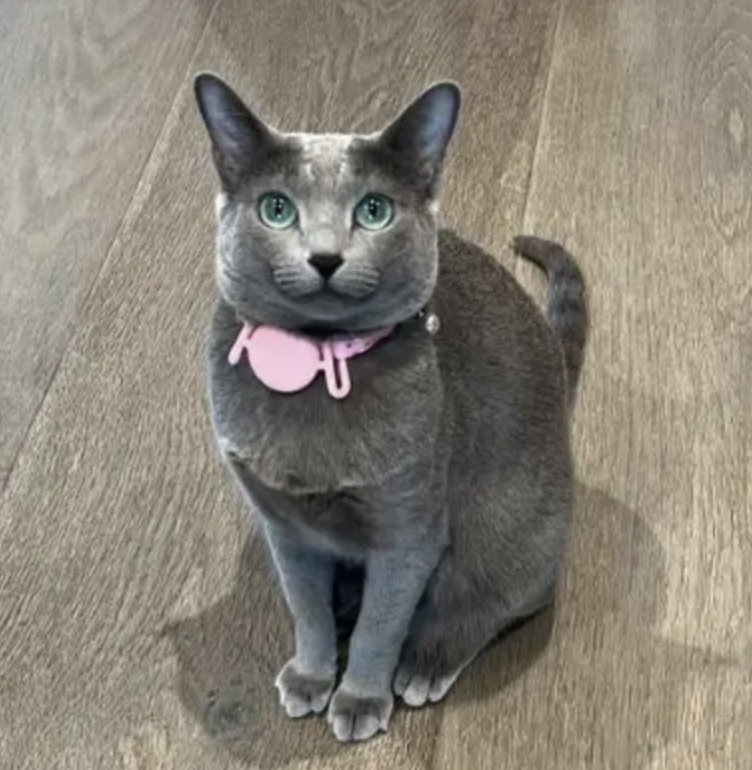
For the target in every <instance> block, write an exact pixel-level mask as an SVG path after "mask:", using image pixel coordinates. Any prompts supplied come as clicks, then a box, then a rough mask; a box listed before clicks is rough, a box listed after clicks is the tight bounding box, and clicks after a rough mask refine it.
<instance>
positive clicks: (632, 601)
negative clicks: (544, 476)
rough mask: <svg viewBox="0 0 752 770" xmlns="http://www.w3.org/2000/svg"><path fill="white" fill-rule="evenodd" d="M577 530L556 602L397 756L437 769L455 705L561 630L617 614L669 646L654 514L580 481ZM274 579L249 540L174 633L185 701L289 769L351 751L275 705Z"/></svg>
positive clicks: (480, 695) (496, 684)
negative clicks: (438, 749)
mask: <svg viewBox="0 0 752 770" xmlns="http://www.w3.org/2000/svg"><path fill="white" fill-rule="evenodd" d="M574 529H575V533H574V537H573V544H572V548H571V549H570V554H569V558H568V564H569V566H568V569H567V576H566V579H565V581H564V584H563V587H562V589H561V590H560V592H559V593H560V597H559V601H558V605H559V607H558V609H557V610H549V611H547V612H545V613H543V614H542V615H540V616H538V617H537V618H535V619H533V620H531V621H530V622H528V623H527V624H525V625H524V626H522V627H521V628H520V629H518V630H517V631H515V632H514V633H512V634H511V635H509V636H508V637H507V638H505V639H504V640H503V641H501V642H500V643H498V644H496V645H494V646H493V647H492V648H490V649H489V650H488V651H486V652H485V653H484V654H483V655H482V656H481V657H480V658H479V659H478V660H477V661H476V662H475V663H474V664H473V665H472V666H471V667H470V668H469V669H468V670H467V671H466V673H465V674H464V675H463V676H462V677H461V678H460V680H459V682H458V683H457V685H456V686H455V688H454V689H453V691H452V692H451V693H450V694H449V696H448V697H447V699H446V700H445V701H444V703H442V704H440V705H439V706H437V707H432V708H427V709H421V710H418V711H413V710H408V709H404V708H400V709H399V710H398V711H397V713H396V714H395V716H394V718H393V721H392V727H391V728H390V732H389V734H388V735H387V736H386V737H384V738H382V739H381V740H383V741H395V742H399V743H400V744H401V746H397V745H396V744H395V751H396V754H394V756H395V758H396V757H398V756H399V754H400V753H401V752H404V751H407V752H409V754H410V755H411V758H412V761H413V762H418V763H419V764H422V765H424V766H430V762H431V757H432V756H433V752H434V749H435V746H436V743H437V736H438V735H439V733H440V730H441V727H442V721H443V719H444V718H445V717H446V715H447V712H448V711H449V710H451V709H452V708H453V707H456V706H458V705H460V704H462V703H463V702H467V701H476V702H477V701H482V700H484V699H489V698H494V697H498V695H499V693H500V692H503V691H504V690H506V689H508V688H510V686H511V685H512V684H513V683H514V682H515V680H518V679H519V678H520V677H522V676H525V675H526V672H528V670H529V669H530V668H531V667H535V664H536V661H538V660H539V658H540V657H541V655H542V653H544V651H545V650H546V649H549V648H551V647H557V646H562V644H561V641H560V639H559V637H561V636H562V635H575V636H576V635H578V634H586V633H592V629H593V627H594V626H597V625H598V624H599V623H609V622H612V621H614V617H615V616H617V618H620V620H619V621H618V622H620V623H624V624H625V625H628V626H629V627H630V628H631V629H633V630H634V632H635V633H637V634H638V635H639V636H640V637H641V638H640V639H639V640H638V642H639V643H640V644H643V643H644V644H648V645H652V646H653V647H654V648H655V647H657V646H659V645H661V644H665V643H664V642H661V641H660V640H659V639H658V638H657V636H656V635H655V627H656V624H657V623H658V622H659V620H660V619H661V618H662V616H663V613H664V609H665V603H666V567H665V558H664V554H663V551H662V548H661V546H660V544H659V543H658V541H657V539H656V538H655V536H654V535H653V534H652V532H651V530H650V528H649V527H648V526H647V524H646V523H645V521H644V520H643V519H642V518H641V517H640V516H638V515H636V514H635V513H633V512H632V511H630V510H629V509H628V508H626V507H625V506H623V505H621V504H620V503H619V502H617V501H616V500H614V499H612V498H610V497H608V496H607V495H605V494H603V493H602V492H599V491H597V490H593V489H588V488H586V487H583V486H579V487H578V505H577V516H576V524H575V527H574ZM627 544H628V546H627ZM269 574H270V573H269V563H268V558H267V555H266V552H265V549H264V547H263V544H262V542H261V541H260V539H259V537H258V536H257V535H255V534H254V535H251V536H250V537H249V539H248V541H247V543H246V544H245V547H244V548H243V551H242V556H241V558H240V560H239V563H238V567H237V577H236V581H235V585H234V587H233V589H232V591H231V592H230V593H229V594H228V595H227V596H225V597H224V598H223V599H221V600H220V601H218V602H217V603H216V604H215V605H213V606H212V607H210V608H209V609H207V610H206V611H204V612H202V613H200V614H198V615H196V616H195V617H192V618H189V619H186V620H181V621H179V622H177V623H175V624H173V625H171V626H170V627H169V628H168V629H167V634H168V636H169V638H170V639H171V641H172V644H173V646H174V651H175V655H176V658H177V664H178V688H179V693H180V697H181V699H182V701H183V703H184V705H185V707H186V708H187V709H188V710H189V711H190V712H191V713H192V714H193V715H194V716H195V717H196V718H197V720H198V721H199V723H200V724H201V725H202V726H203V728H204V729H205V731H206V732H207V733H208V734H209V735H210V736H211V737H212V739H213V740H214V741H216V742H217V743H219V744H221V745H222V746H224V747H225V749H226V750H228V751H229V752H230V753H231V754H232V755H233V756H234V757H236V758H237V759H240V760H243V761H246V762H247V763H249V764H253V765H254V766H257V767H264V768H267V767H268V768H279V767H284V766H286V765H288V764H290V763H291V762H292V761H294V760H296V759H302V758H309V759H310V758H312V757H319V758H321V757H326V756H332V755H333V754H335V753H336V752H341V751H343V750H344V749H343V748H342V747H341V746H340V745H339V744H337V742H336V741H335V740H334V738H333V736H331V734H330V733H329V731H328V729H327V727H326V723H325V720H323V719H308V720H303V721H299V722H292V721H290V720H288V719H287V718H286V717H285V716H284V714H283V712H282V710H281V708H280V707H279V705H278V703H277V699H276V693H275V691H274V688H273V681H274V677H275V674H276V672H277V670H278V669H279V668H280V666H281V665H282V664H283V663H284V662H285V660H287V658H288V657H289V654H290V651H291V648H290V645H291V629H290V624H289V621H288V618H287V615H286V612H285V610H284V608H283V606H282V603H281V600H280V594H279V591H278V589H277V586H276V583H275V582H274V581H273V580H271V579H269ZM580 617H585V618H586V621H583V622H582V623H581V622H580V621H579V618H580ZM584 626H588V627H589V631H588V630H586V629H585V628H584ZM552 634H553V637H554V639H553V640H552V639H551V637H552ZM568 641H569V642H572V639H571V637H570V638H569V640H568ZM574 641H575V642H576V639H575V640H574ZM567 646H570V644H567ZM664 652H665V653H666V654H668V655H671V654H673V653H672V652H671V651H667V652H666V651H664ZM596 654H600V655H601V656H602V657H604V658H605V657H606V656H607V655H608V654H609V653H608V651H600V652H597V651H596ZM676 654H679V653H676ZM541 665H543V661H541ZM351 750H352V749H351ZM357 750H358V749H356V751H357ZM424 763H425V764H424Z"/></svg>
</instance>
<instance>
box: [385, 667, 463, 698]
mask: <svg viewBox="0 0 752 770" xmlns="http://www.w3.org/2000/svg"><path fill="white" fill-rule="evenodd" d="M461 671H462V669H461V668H460V669H459V670H457V671H453V672H452V673H450V674H443V675H440V674H431V673H425V672H422V671H419V670H417V669H416V668H415V666H413V665H411V664H409V663H403V664H401V665H400V667H399V668H398V669H397V675H396V676H395V678H394V692H395V693H396V694H397V695H399V696H400V697H401V698H402V700H403V701H404V702H405V703H406V704H407V705H408V706H411V707H412V708H420V707H421V706H425V705H426V704H427V703H438V702H439V701H440V700H442V699H443V698H444V696H445V695H446V694H447V693H448V692H449V690H450V689H451V688H452V685H453V684H454V683H455V682H456V681H457V678H458V677H459V675H460V673H461Z"/></svg>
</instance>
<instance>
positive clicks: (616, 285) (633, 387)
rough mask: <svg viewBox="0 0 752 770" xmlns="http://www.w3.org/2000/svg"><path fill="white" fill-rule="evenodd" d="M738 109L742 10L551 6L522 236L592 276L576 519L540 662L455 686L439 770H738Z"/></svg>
mask: <svg viewBox="0 0 752 770" xmlns="http://www.w3.org/2000/svg"><path fill="white" fill-rule="evenodd" d="M750 96H752V14H750V12H749V5H748V4H745V3H736V4H730V3H725V2H713V1H712V0H665V1H664V0H638V1H637V2H630V3H625V2H620V0H605V1H604V2H595V1H594V0H565V3H564V6H563V15H562V18H561V23H560V28H559V31H558V35H557V40H556V43H555V46H554V54H553V64H552V69H551V80H550V84H549V89H548V96H547V99H546V102H545V106H544V118H543V123H542V129H541V136H540V142H539V146H538V149H537V156H536V163H535V168H534V173H533V177H532V181H531V190H530V198H529V205H528V208H527V213H526V218H525V229H526V230H528V231H534V232H536V233H539V234H541V235H543V236H549V237H554V238H557V239H561V240H563V241H565V242H566V243H567V244H568V245H569V246H570V248H571V249H572V251H573V252H574V253H575V254H576V255H577V256H578V257H579V258H580V260H581V262H582V264H583V265H584V267H585V269H586V272H587V275H588V278H589V283H590V291H591V301H592V316H593V330H592V340H591V345H590V350H589V354H588V362H587V365H586V370H585V375H584V378H583V388H582V392H581V397H580V402H579V409H578V415H577V425H576V453H577V458H578V462H579V475H580V478H581V480H582V486H581V489H580V496H579V509H578V514H577V522H576V527H575V532H574V537H573V542H572V548H571V556H570V559H569V568H568V574H567V577H566V581H565V584H564V586H563V587H562V591H561V601H560V607H559V613H558V615H557V621H556V625H555V629H554V631H553V634H552V639H551V643H550V645H549V647H548V648H547V649H546V650H545V652H544V653H543V654H542V655H541V656H540V657H539V658H538V659H537V660H536V661H535V663H534V665H533V666H532V667H531V668H530V669H529V670H526V671H525V673H524V675H522V676H519V677H517V678H516V679H515V680H514V681H513V682H512V683H511V685H510V686H508V687H506V688H505V689H504V690H503V691H501V692H493V693H491V694H489V695H488V697H486V698H485V699H484V700H483V701H481V702H479V701H478V700H477V698H476V697H475V693H474V691H473V685H472V682H471V681H467V682H465V683H463V684H462V686H461V692H462V693H464V694H465V696H466V705H465V706H464V708H460V709H448V716H447V719H445V721H444V723H443V725H442V731H441V733H440V740H441V748H440V750H439V753H440V755H441V756H442V758H443V761H444V762H445V764H446V766H447V767H462V766H465V765H466V766H474V767H478V768H496V769H497V770H501V769H503V768H518V767H528V768H549V767H566V768H572V770H575V769H579V768H609V770H610V769H611V768H613V769H614V770H617V769H619V770H620V769H622V768H623V770H642V769H643V768H651V769H655V770H658V768H660V769H661V770H680V769H681V770H690V769H693V768H696V769H697V770H700V768H704V769H712V770H715V769H718V770H720V768H734V770H737V769H738V770H741V769H742V768H746V767H750V766H751V765H752V742H751V740H750V733H749V729H748V725H749V723H750V717H751V716H752V698H751V697H750V696H751V695H752V690H751V687H752V686H751V684H750V678H749V672H750V664H751V663H752V576H751V575H750V571H749V564H750V562H751V561H752V523H751V522H750V516H749V513H750V510H752V506H751V505H750V499H751V498H750V489H752V483H751V482H752V477H751V469H752V451H751V447H752V387H751V385H752V366H750V364H751V363H752V302H750V257H749V255H750V253H752V192H750V191H751V190H752V187H750V179H752V175H751V173H750V172H752V160H751V157H752V156H750V153H749V136H750V131H752V108H751V107H750V105H751V104H752V100H751V99H750ZM519 273H520V276H521V278H522V279H523V280H524V282H525V283H526V285H528V286H530V287H531V288H535V289H536V290H539V289H540V286H541V283H542V282H541V280H540V277H539V276H538V275H536V274H535V273H534V272H533V271H531V270H529V269H527V268H524V267H520V269H519ZM524 633H527V634H528V637H527V639H526V638H525V637H524ZM535 638H536V632H535V629H531V630H528V631H527V632H523V636H522V638H521V639H520V640H519V641H517V642H516V643H515V645H514V646H513V648H512V651H510V652H507V653H503V652H500V651H499V652H494V653H492V654H491V655H490V656H489V657H488V659H486V660H485V661H484V662H483V664H482V667H483V668H484V669H485V671H486V672H487V673H488V675H489V676H492V675H493V672H494V671H495V667H498V666H502V665H506V663H507V658H508V657H512V658H513V660H515V662H514V664H513V670H515V669H517V670H519V668H520V663H519V662H517V661H516V659H515V658H514V655H515V654H516V655H517V656H519V655H520V651H521V650H524V649H525V648H526V647H529V645H530V644H531V642H532V641H533V640H534V639H535ZM489 736H493V737H492V738H491V739H489ZM500 758H501V759H500Z"/></svg>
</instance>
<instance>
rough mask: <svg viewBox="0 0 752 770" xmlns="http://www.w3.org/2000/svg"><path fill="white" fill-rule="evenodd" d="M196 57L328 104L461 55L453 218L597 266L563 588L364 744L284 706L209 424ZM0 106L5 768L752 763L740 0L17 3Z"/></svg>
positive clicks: (748, 41) (470, 231)
mask: <svg viewBox="0 0 752 770" xmlns="http://www.w3.org/2000/svg"><path fill="white" fill-rule="evenodd" d="M200 69H212V70H214V71H217V72H219V73H221V74H222V75H224V76H226V77H227V78H229V79H230V81H231V82H232V83H233V84H235V85H237V87H238V88H239V90H240V91H241V92H242V93H243V94H245V95H246V96H248V97H249V98H252V101H253V104H254V105H256V106H257V108H258V109H259V110H260V111H261V112H262V113H263V114H264V115H266V116H267V117H268V118H269V119H271V120H272V121H276V122H277V123H278V124H279V125H281V126H282V127H283V128H301V129H308V130H317V129H329V130H337V129H339V130H343V129H344V130H348V129H369V130H370V129H373V128H376V127H377V126H379V125H380V123H381V122H382V121H384V120H386V118H387V117H389V116H390V115H391V113H392V110H394V109H396V108H397V106H398V105H400V104H402V103H404V101H405V100H406V99H408V98H410V97H412V96H414V95H415V94H416V93H417V91H418V90H419V89H420V88H421V87H422V86H424V85H426V84H427V83H428V82H429V81H431V80H433V79H435V78H438V77H451V78H455V79H457V80H458V81H460V83H461V84H462V85H463V87H464V91H465V111H464V114H463V118H462V123H461V128H460V131H459V134H458V135H457V137H456V141H455V142H454V144H453V147H452V156H451V158H452V159H451V162H450V166H449V170H448V177H447V184H446V196H445V204H444V211H445V217H446V219H447V221H448V223H449V224H452V225H454V226H456V227H457V228H458V229H459V230H460V231H461V233H462V234H463V235H465V236H466V237H468V238H471V239H474V240H476V241H478V242H480V243H481V244H482V245H484V246H486V247H489V248H491V249H493V250H494V251H495V252H496V253H497V254H498V255H499V257H500V258H501V259H502V260H503V261H504V262H505V263H506V264H508V265H513V266H514V267H515V269H516V270H517V273H518V275H519V277H520V280H521V281H522V282H523V283H524V285H525V286H526V287H528V288H529V289H530V290H531V291H532V292H534V293H535V295H536V296H537V297H540V296H541V292H542V289H543V286H542V280H541V278H540V276H538V275H536V274H534V273H533V272H532V270H531V269H529V268H527V267H524V268H523V267H521V266H518V265H516V264H515V262H514V260H513V258H512V256H511V254H510V252H509V250H508V248H507V245H506V244H507V243H508V241H509V239H510V238H511V237H512V236H513V235H515V234H517V233H519V232H522V231H525V232H532V233H535V234H539V235H542V236H546V237H552V238H556V239H561V240H563V241H564V242H565V243H566V244H567V245H568V246H569V247H570V249H571V250H572V251H573V252H574V253H575V254H576V255H577V256H578V258H579V259H580V261H581V264H582V265H583V267H584V269H585V271H586V273H587V277H588V280H589V284H590V292H591V302H592V313H593V332H592V340H591V345H590V349H589V356H588V361H587V366H586V371H585V375H584V379H583V386H582V390H581V394H580V399H579V406H578V413H577V420H576V426H575V449H576V455H577V462H578V478H579V479H580V482H579V487H578V510H577V517H576V526H575V532H574V537H573V543H572V548H571V553H570V557H569V567H568V571H567V575H566V580H565V581H564V584H563V585H562V587H561V592H560V601H559V605H558V608H557V611H556V613H555V614H554V615H550V616H548V617H544V618H541V619H539V620H537V621H535V622H534V623H533V624H531V625H528V626H527V627H526V628H524V629H522V630H521V631H520V632H518V633H517V634H516V635H515V636H514V637H513V638H511V639H510V640H509V641H508V642H507V643H506V644H504V645H502V646H499V647H497V648H495V649H493V650H492V651H491V652H489V653H488V654H487V655H485V656H484V657H483V658H482V659H481V660H480V661H478V663H477V664H476V665H475V666H474V667H473V668H471V669H470V671H469V672H468V673H467V675H466V676H465V677H464V678H463V679H462V680H461V681H460V683H459V684H458V686H457V688H456V690H455V691H453V693H452V694H451V696H450V697H449V698H448V699H447V700H446V702H445V703H444V704H442V705H441V706H439V707H436V708H432V709H430V710H425V711H420V712H408V711H405V710H400V711H399V712H398V713H397V715H396V717H395V719H394V721H393V726H392V729H391V732H390V733H389V735H387V736H385V737H383V738H381V739H379V740H378V741H376V742H373V743H369V744H367V745H364V746H357V747H350V748H343V747H341V746H339V745H337V744H336V743H335V742H334V740H333V739H332V737H331V736H330V735H329V733H328V731H327V730H326V728H325V725H324V724H323V722H322V721H321V720H311V721H306V722H302V723H291V722H289V721H287V720H286V719H285V718H284V717H283V716H282V714H281V713H280V710H279V708H278V707H277V706H276V701H275V695H274V692H273V689H272V680H273V676H274V673H275V672H276V670H277V668H278V667H279V666H280V665H281V663H282V662H283V661H284V660H286V657H287V654H288V652H289V648H290V641H291V638H290V629H289V624H288V620H287V617H286V615H285V614H284V612H283V610H282V608H281V606H280V601H279V598H278V595H277V592H276V589H274V588H272V587H270V585H269V582H268V578H267V576H268V568H267V562H266V559H265V556H264V553H263V550H262V548H261V545H260V543H259V542H258V540H257V539H256V538H255V536H254V535H253V534H252V532H251V529H250V525H249V521H248V517H247V516H246V514H245V511H244V509H243V506H242V504H241V502H240V500H239V498H238V496H237V495H236V494H235V491H234V490H233V488H232V486H231V484H230V482H229V480H228V479H227V477H226V476H225V475H224V473H223V472H222V470H221V468H220V465H219V462H218V459H217V456H216V454H215V452H214V449H213V447H212V442H211V437H210V433H209V427H208V422H207V413H206V404H205V396H204V390H203V373H202V364H201V359H200V350H201V343H202V338H203V329H204V326H205V322H206V318H207V312H208V310H209V307H210V304H211V301H212V297H213V292H214V285H213V264H212V259H213V255H212V250H213V213H212V195H213V191H214V176H213V170H212V168H211V166H210V161H209V157H208V154H207V143H206V139H205V135H204V133H203V129H202V128H201V126H200V125H199V121H198V118H197V116H196V111H195V108H194V106H193V103H192V93H191V79H192V75H193V73H195V72H196V71H197V70H200ZM0 99H1V101H2V104H3V117H2V120H0V151H1V152H2V170H3V173H2V174H1V175H0V329H1V330H2V334H1V335H0V360H2V364H1V365H0V767H2V768H3V769H4V770H6V769H7V770H22V769H25V770H58V768H60V769H61V770H62V769H63V768H65V769H66V770H67V769H70V770H90V769H91V770H94V769H96V770H99V769H101V770H120V769H122V770H152V769H153V770H172V769H173V768H174V769H175V770H219V769H220V768H222V769H224V768H227V769H229V768H252V769H256V768H259V769H261V768H263V769H264V770H267V769H268V770H272V769H275V770H276V769H282V768H284V769H285V770H288V769H289V770H303V769H304V768H305V769H313V768H332V769H333V770H340V769H342V768H368V769H370V770H377V769H381V768H389V770H408V769H413V768H414V769H416V770H438V769H439V768H442V769H443V768H446V770H466V769H467V768H472V770H486V769H487V770H506V769H507V768H509V770H511V769H512V768H514V770H521V769H524V770H579V769H580V768H593V769H594V770H610V769H611V768H614V769H618V770H622V769H623V770H749V768H750V767H752V729H751V726H752V5H750V2H749V0H724V1H721V0H629V2H627V1H626V0H462V2H457V1H456V0H421V2H411V1H410V0H378V2H370V1H367V0H338V1H337V2H326V3H324V2H321V3H318V2H316V3H313V2H304V1H303V0H275V1H274V2H266V3H261V2H248V0H221V2H219V1H216V0H160V2H158V3H156V2H150V1H149V0H131V1H130V2H128V3H124V2H120V0H96V2H95V0H71V1H70V2H66V3H59V2H54V0H35V2H33V3H31V2H23V0H0Z"/></svg>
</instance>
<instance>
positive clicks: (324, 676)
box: [274, 658, 335, 719]
mask: <svg viewBox="0 0 752 770" xmlns="http://www.w3.org/2000/svg"><path fill="white" fill-rule="evenodd" d="M334 682H335V673H334V672H332V673H330V672H328V671H320V672H303V671H301V670H300V668H299V666H298V665H297V664H296V662H295V659H294V658H293V659H292V660H291V661H289V662H288V663H287V664H286V665H285V667H284V668H283V669H282V670H281V671H280V672H279V675H278V676H277V680H276V681H275V683H274V686H275V687H276V688H277V690H278V691H279V702H280V703H281V704H282V706H283V708H284V709H285V711H286V712H287V716H289V717H291V718H292V719H299V718H300V717H304V716H308V714H320V713H322V712H323V711H324V710H325V709H326V707H327V705H328V704H329V700H330V699H331V697H332V692H333V690H334Z"/></svg>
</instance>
